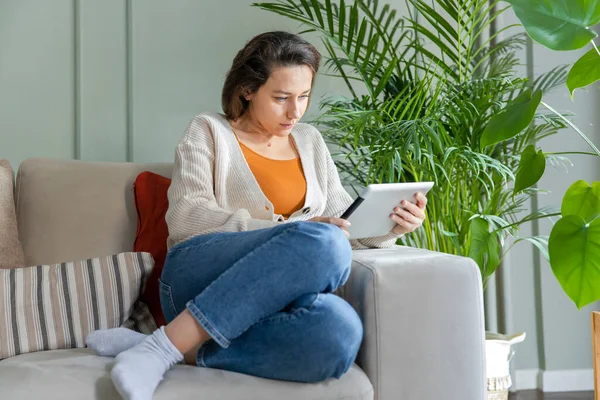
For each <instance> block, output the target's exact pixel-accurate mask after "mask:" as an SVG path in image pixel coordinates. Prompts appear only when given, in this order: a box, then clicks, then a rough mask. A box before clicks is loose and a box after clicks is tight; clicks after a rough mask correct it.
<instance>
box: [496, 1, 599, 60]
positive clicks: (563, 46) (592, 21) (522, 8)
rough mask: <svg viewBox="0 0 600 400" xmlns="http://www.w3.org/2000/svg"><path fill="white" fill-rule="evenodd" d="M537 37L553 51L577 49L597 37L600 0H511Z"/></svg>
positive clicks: (536, 39)
mask: <svg viewBox="0 0 600 400" xmlns="http://www.w3.org/2000/svg"><path fill="white" fill-rule="evenodd" d="M507 2H508V3H510V4H512V7H513V10H514V11H515V14H516V15H517V18H519V20H520V21H521V23H522V24H523V27H524V28H525V30H526V31H527V33H528V34H529V36H531V38H532V39H533V40H535V41H536V42H538V43H540V44H542V45H543V46H546V47H548V48H549V49H552V50H575V49H580V48H582V47H584V46H585V45H586V44H588V43H589V42H590V41H591V40H593V39H594V38H595V37H596V36H598V35H597V34H596V32H594V31H593V30H591V29H590V27H591V26H593V25H596V24H597V23H598V22H600V0H552V1H548V0H507Z"/></svg>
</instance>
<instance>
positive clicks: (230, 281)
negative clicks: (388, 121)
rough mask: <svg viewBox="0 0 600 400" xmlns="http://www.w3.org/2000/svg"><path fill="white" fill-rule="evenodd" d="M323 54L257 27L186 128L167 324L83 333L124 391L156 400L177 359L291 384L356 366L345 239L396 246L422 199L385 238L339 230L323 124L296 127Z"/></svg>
mask: <svg viewBox="0 0 600 400" xmlns="http://www.w3.org/2000/svg"><path fill="white" fill-rule="evenodd" d="M319 62H320V55H319V53H318V51H317V50H316V49H315V48H314V47H313V46H312V45H310V44H309V43H307V42H306V41H304V40H303V39H301V38H300V37H298V36H296V35H293V34H289V33H285V32H269V33H264V34H261V35H258V36H257V37H255V38H253V39H252V40H251V41H250V42H248V44H247V45H246V46H245V47H244V48H243V49H242V50H240V52H239V53H238V54H237V56H236V57H235V59H234V60H233V65H232V67H231V69H230V71H229V72H228V74H227V77H226V80H225V84H224V87H223V93H222V107H223V110H224V114H225V115H220V114H201V115H198V116H197V117H196V118H194V120H193V121H192V122H191V124H190V125H189V127H188V129H187V131H186V133H185V134H184V135H183V138H182V139H181V142H180V143H179V145H178V147H177V149H176V155H175V170H174V173H173V180H172V184H171V187H170V189H169V210H168V212H167V216H166V220H167V224H168V227H169V240H168V247H169V249H170V250H169V253H168V256H167V260H166V262H165V266H164V270H163V272H162V276H161V281H160V288H161V305H162V308H163V312H164V314H165V318H166V319H167V321H169V323H168V325H167V326H166V327H161V328H160V329H158V330H157V331H155V332H154V333H153V334H152V335H150V336H145V335H141V334H138V333H136V332H133V331H128V330H125V329H120V328H119V329H112V330H106V331H98V332H94V333H92V334H91V335H90V337H89V338H88V345H89V346H90V347H92V348H94V349H96V350H97V351H98V352H99V353H100V354H103V355H116V354H118V356H117V358H116V364H115V366H114V368H113V370H112V379H113V382H114V384H115V386H116V388H117V389H118V391H119V392H120V393H121V395H122V396H123V397H124V398H127V399H130V398H135V399H151V397H152V394H153V392H154V390H155V389H156V387H157V385H158V383H159V382H160V380H161V379H162V377H163V375H164V373H165V372H166V371H167V370H168V369H169V368H170V367H171V366H172V365H173V364H175V363H177V362H180V361H182V360H183V359H185V362H186V363H188V364H192V365H197V366H201V367H210V368H219V369H225V370H230V371H236V372H241V373H245V374H250V375H255V376H260V377H264V378H270V379H281V380H290V381H299V382H319V381H322V380H325V379H327V378H331V377H335V378H339V377H340V376H342V375H343V374H344V373H345V372H346V371H347V370H348V368H350V366H351V365H352V363H353V362H354V360H355V358H356V355H357V352H358V349H359V346H360V343H361V340H362V334H363V332H362V324H361V321H360V319H359V317H358V315H357V314H356V312H355V311H354V309H353V308H352V307H351V306H350V305H349V304H348V303H346V302H345V301H344V300H343V299H341V298H340V297H338V296H335V295H334V294H332V293H333V292H334V291H335V290H336V289H337V288H338V287H340V286H341V285H343V284H344V283H345V282H346V280H347V279H348V276H349V274H350V264H351V258H352V252H351V246H352V248H369V247H389V246H391V245H392V244H394V243H395V241H396V239H397V238H398V237H400V236H401V235H402V234H404V233H408V232H412V231H413V230H415V229H416V228H417V227H418V226H420V225H421V224H422V222H423V219H424V218H425V214H424V210H425V205H426V202H427V199H426V198H425V197H424V196H422V195H420V194H417V195H416V196H417V204H416V205H413V204H411V203H406V204H402V205H403V206H404V208H405V209H406V211H405V210H402V209H399V208H397V209H395V210H390V213H391V215H390V218H392V219H393V220H394V221H395V222H396V223H397V225H396V226H395V227H394V229H393V230H392V231H391V232H390V233H389V234H388V235H386V236H383V237H376V238H368V239H361V240H352V241H349V240H348V238H347V236H348V232H347V231H346V230H345V228H347V227H348V226H349V224H348V223H347V221H344V220H342V219H340V218H337V217H338V216H340V215H341V214H342V212H343V211H344V210H345V209H346V208H347V207H348V206H349V205H350V204H351V202H352V198H351V197H350V195H348V193H347V192H346V191H345V190H344V189H343V187H342V185H341V183H340V179H339V176H338V174H337V170H336V168H335V165H334V163H333V161H332V159H331V156H330V154H329V152H328V150H327V147H326V145H325V142H324V141H323V139H322V137H321V135H320V133H319V132H318V131H317V130H316V129H315V128H313V127H312V126H310V125H306V124H301V123H298V121H299V120H300V118H301V117H302V115H303V114H304V112H305V111H306V109H307V107H308V104H309V99H310V94H311V91H312V87H313V83H314V79H315V75H316V73H317V71H318V68H319ZM129 347H131V348H129ZM128 348H129V349H128ZM127 349H128V350H127ZM123 350H126V351H123ZM121 351H123V352H121ZM119 353H120V354H119Z"/></svg>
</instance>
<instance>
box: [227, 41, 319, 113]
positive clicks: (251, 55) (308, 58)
mask: <svg viewBox="0 0 600 400" xmlns="http://www.w3.org/2000/svg"><path fill="white" fill-rule="evenodd" d="M320 62H321V55H320V54H319V52H318V51H317V49H316V48H315V47H314V46H313V45H312V44H310V43H308V42H307V41H306V40H304V39H302V38H301V37H300V36H298V35H294V34H292V33H287V32H281V31H275V32H266V33H262V34H260V35H258V36H255V37H254V38H252V39H251V40H250V41H249V42H248V43H247V44H246V46H244V48H243V49H241V50H240V51H239V52H238V53H237V55H236V56H235V58H234V59H233V64H232V66H231V69H230V70H229V71H228V72H227V77H226V78H225V83H224V85H223V92H222V94H221V106H222V107H223V111H224V112H225V115H226V116H227V118H228V119H230V120H237V119H238V118H239V117H241V116H242V115H243V114H244V113H245V112H246V111H247V110H248V105H249V101H248V100H246V98H245V97H244V95H247V94H248V93H253V92H255V91H257V90H258V88H259V87H261V86H262V85H263V84H264V83H265V82H266V81H267V79H269V76H270V75H271V71H273V69H275V68H277V67H291V66H296V65H306V66H308V67H310V68H311V69H312V71H313V77H312V82H311V86H312V83H313V82H314V80H315V75H316V74H317V71H318V70H319V63H320Z"/></svg>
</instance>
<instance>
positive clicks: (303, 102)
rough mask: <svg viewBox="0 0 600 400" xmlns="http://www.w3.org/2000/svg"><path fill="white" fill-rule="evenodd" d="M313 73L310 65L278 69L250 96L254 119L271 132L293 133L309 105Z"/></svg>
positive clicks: (250, 110)
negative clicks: (294, 127)
mask: <svg viewBox="0 0 600 400" xmlns="http://www.w3.org/2000/svg"><path fill="white" fill-rule="evenodd" d="M312 76H313V73H312V70H311V69H310V67H308V66H306V65H297V66H293V67H277V68H275V69H274V70H273V71H272V72H271V76H269V79H267V81H266V82H265V83H264V84H263V85H262V86H261V87H260V88H259V89H258V90H257V91H256V92H254V93H250V94H249V95H247V96H246V98H247V99H248V100H249V101H250V106H249V108H248V111H249V114H250V115H249V116H250V117H251V118H252V121H253V122H254V123H255V124H257V125H258V126H259V127H261V128H262V129H264V130H265V131H266V132H267V133H269V134H271V135H274V136H279V137H285V136H287V135H289V133H290V132H291V130H292V127H293V126H294V125H295V124H296V123H297V122H298V121H299V120H300V118H301V117H302V115H304V112H305V111H306V108H307V106H308V97H309V95H310V90H311V84H312Z"/></svg>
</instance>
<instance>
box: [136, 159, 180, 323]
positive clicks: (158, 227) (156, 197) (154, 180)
mask: <svg viewBox="0 0 600 400" xmlns="http://www.w3.org/2000/svg"><path fill="white" fill-rule="evenodd" d="M170 185H171V179H169V178H165V177H164V176H162V175H159V174H155V173H153V172H150V171H145V172H142V173H141V174H140V175H139V176H138V177H137V178H136V180H135V182H134V184H133V194H134V198H135V208H136V210H137V215H138V224H137V232H136V235H135V241H134V242H133V251H143V252H148V253H150V254H152V257H153V258H154V269H153V270H152V274H151V275H150V278H149V279H148V283H147V284H146V289H145V290H144V293H143V294H142V297H141V300H142V301H143V302H144V303H145V304H147V305H148V308H149V309H150V312H151V313H152V316H153V317H154V320H155V321H156V323H157V324H158V326H161V325H166V324H167V323H166V321H165V317H164V316H163V313H162V308H161V305H160V297H159V289H158V279H159V278H160V275H161V273H162V269H163V265H164V264H165V258H166V256H167V238H168V236H169V230H168V227H167V222H166V221H165V214H166V213H167V209H168V208H169V199H168V197H167V192H168V190H169V186H170Z"/></svg>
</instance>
